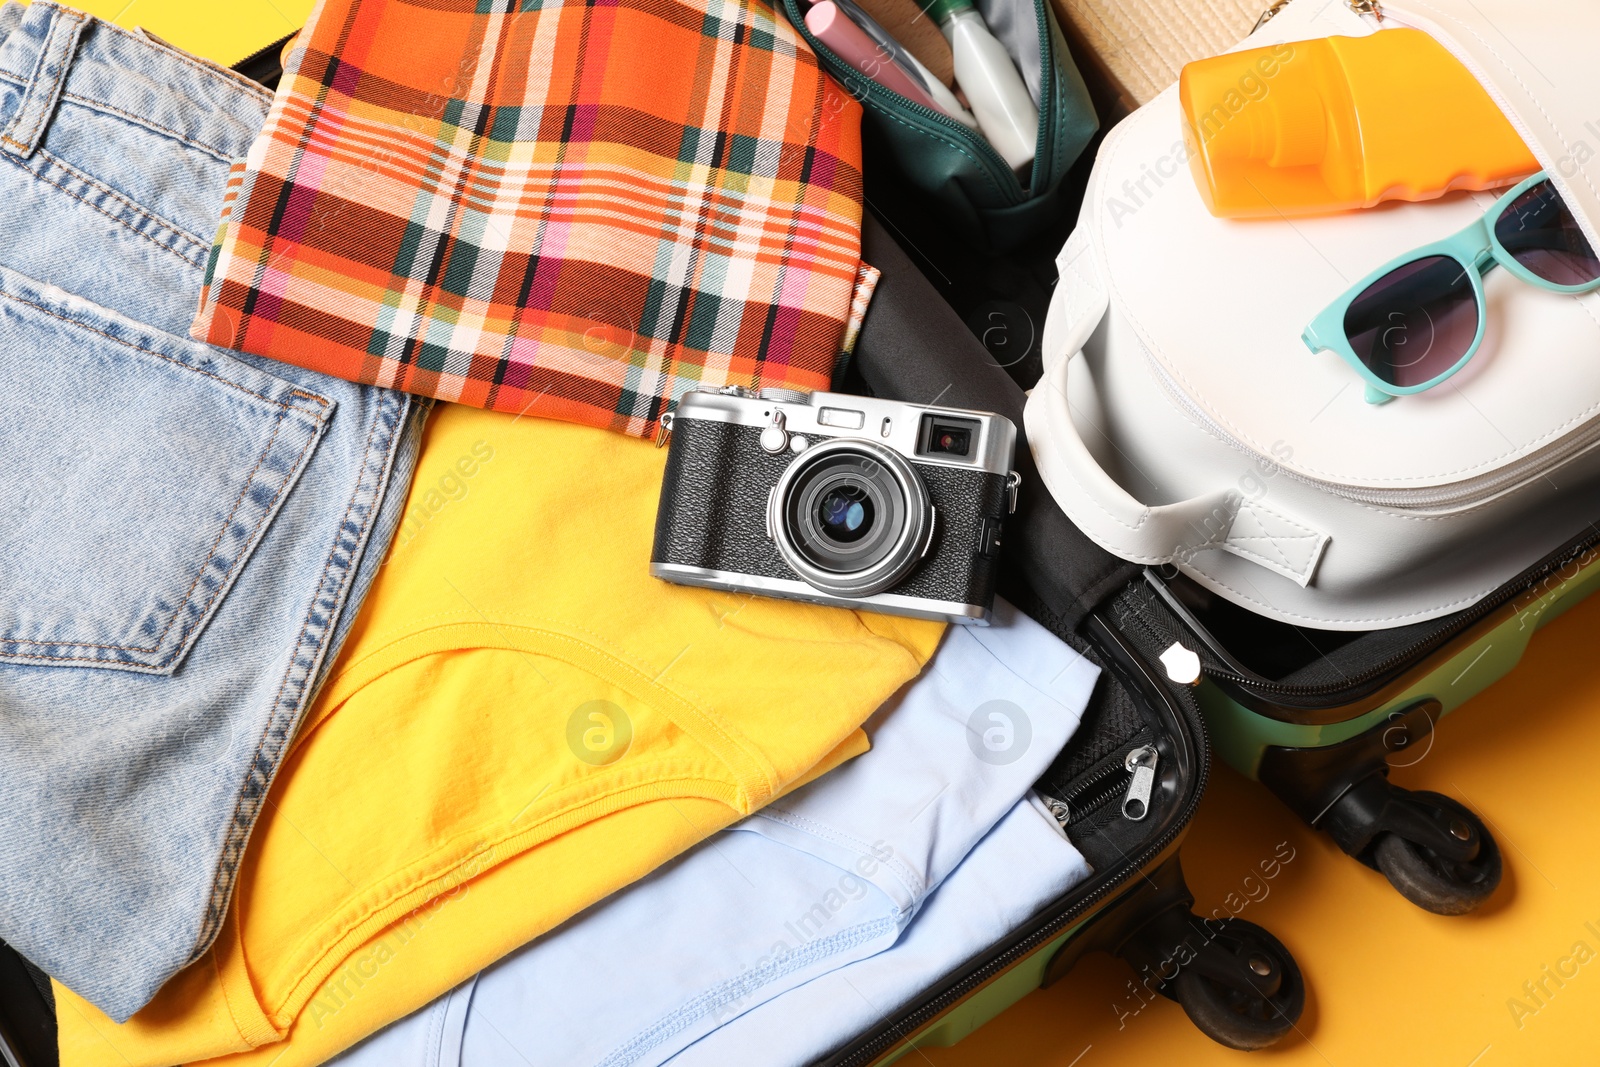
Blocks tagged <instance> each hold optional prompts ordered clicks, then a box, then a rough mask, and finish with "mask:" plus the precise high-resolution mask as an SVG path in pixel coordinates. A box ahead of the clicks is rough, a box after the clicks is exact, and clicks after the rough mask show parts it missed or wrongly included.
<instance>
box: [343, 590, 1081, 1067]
mask: <svg viewBox="0 0 1600 1067" xmlns="http://www.w3.org/2000/svg"><path fill="white" fill-rule="evenodd" d="M995 616H996V617H995V625H994V626H993V627H992V628H990V629H988V630H982V629H972V628H966V627H956V628H954V629H952V630H951V632H950V633H949V634H948V635H947V636H946V638H945V641H944V644H943V645H942V646H941V647H940V649H939V652H938V654H937V655H936V656H934V658H933V659H932V660H931V661H930V662H929V664H928V668H927V670H926V672H925V673H924V674H923V675H922V677H921V678H919V679H917V681H915V682H913V683H912V684H911V685H910V686H908V687H907V688H906V689H905V690H904V691H902V692H901V693H900V694H899V695H898V696H896V697H895V699H893V700H891V701H890V702H889V703H888V704H887V705H886V706H885V707H884V709H883V710H882V711H880V712H879V713H878V715H877V716H875V717H874V720H873V721H872V722H871V723H869V724H868V727H867V729H868V733H869V734H870V735H871V738H872V745H873V747H872V751H870V752H868V753H867V754H865V755H863V756H859V757H857V758H856V759H855V760H854V761H852V762H851V763H850V764H848V765H847V766H845V767H843V768H841V769H839V770H837V771H834V772H832V773H831V774H829V775H828V776H827V777H825V778H822V779H820V780H818V781H816V782H813V783H811V784H810V785H808V786H806V787H804V788H803V789H801V790H798V791H796V792H795V793H793V794H791V795H790V796H788V797H785V798H783V799H782V800H779V801H777V802H775V803H774V804H773V805H771V806H770V807H768V808H767V809H766V810H764V811H762V812H760V813H759V814H756V815H753V816H751V817H750V818H748V819H746V820H744V821H743V822H741V823H739V824H738V825H737V826H735V827H733V828H732V829H730V830H728V831H725V832H724V833H722V834H719V835H718V836H717V837H716V838H713V839H712V840H710V841H708V842H706V843H705V844H704V845H702V846H700V847H699V848H697V849H695V850H694V851H693V852H691V853H689V854H688V855H686V856H684V857H683V858H682V859H680V860H678V861H677V862H676V863H674V864H673V865H672V866H670V867H668V868H665V869H663V870H661V871H659V872H657V873H656V874H654V875H652V876H651V877H650V878H647V879H645V880H644V881H642V882H640V883H639V884H638V885H635V886H632V887H630V888H629V889H628V890H626V891H625V892H623V893H620V894H618V895H616V896H614V897H612V898H611V899H609V900H607V901H606V902H605V903H603V904H600V905H598V906H597V907H595V908H593V909H591V910H590V911H588V912H586V913H585V914H583V915H581V916H579V917H577V918H576V919H574V920H573V921H572V922H570V923H568V924H567V925H566V926H564V927H563V928H561V929H560V930H557V931H555V932H553V933H552V934H550V935H549V936H547V937H545V938H542V939H541V940H539V941H536V942H534V943H533V944H532V945H530V946H529V947H528V948H526V949H524V950H522V951H521V952H519V953H517V954H516V955H514V956H512V957H510V958H509V959H507V960H505V961H504V962H502V963H500V964H498V965H497V966H495V967H494V968H492V969H490V970H489V971H487V972H485V973H484V974H482V975H480V976H478V977H477V978H476V979H474V980H473V981H472V982H470V983H468V984H467V985H465V986H463V987H461V988H459V989H457V990H455V991H454V992H453V993H452V994H451V995H450V996H449V997H447V998H444V999H442V1000H441V1001H439V1002H437V1003H436V1004H435V1005H433V1006H432V1007H430V1008H429V1009H428V1010H427V1011H425V1012H421V1013H418V1014H417V1015H414V1016H412V1017H411V1018H410V1019H408V1020H406V1021H405V1022H402V1023H398V1024H396V1025H395V1026H394V1027H391V1028H390V1029H389V1030H387V1031H385V1032H384V1033H382V1034H380V1035H378V1036H376V1037H374V1038H373V1039H372V1040H370V1041H368V1042H366V1043H364V1044H363V1045H361V1046H360V1047H358V1048H356V1049H354V1050H352V1051H351V1052H350V1053H348V1054H347V1055H345V1056H344V1057H342V1058H341V1059H340V1060H339V1061H337V1062H339V1063H340V1064H341V1065H342V1067H391V1065H394V1064H406V1063H417V1064H424V1063H428V1064H432V1063H475V1064H486V1063H487V1064H502V1063H504V1064H521V1065H525V1067H544V1065H549V1067H578V1065H605V1067H621V1065H625V1064H627V1065H634V1067H645V1065H654V1064H661V1063H665V1062H668V1061H669V1060H670V1061H671V1062H672V1063H674V1064H676V1063H680V1062H682V1063H705V1064H729V1063H764V1064H765V1063H772V1064H777V1063H795V1064H804V1063H807V1062H809V1061H810V1060H811V1059H812V1058H813V1057H814V1056H817V1055H820V1054H823V1053H826V1052H828V1051H829V1050H830V1049H831V1048H832V1047H833V1046H834V1045H835V1044H837V1043H839V1042H841V1041H843V1040H846V1039H847V1038H849V1037H850V1036H852V1035H853V1034H855V1033H857V1032H858V1031H859V1030H860V1029H862V1028H863V1027H864V1026H866V1025H869V1024H870V1023H871V1021H872V1020H873V1019H876V1018H878V1017H881V1016H882V1015H883V1013H884V1012H886V1011H890V1010H892V1009H893V1008H895V1007H897V1006H898V1005H899V1004H900V1003H903V1002H904V1001H905V1000H907V999H909V998H910V997H911V996H912V995H914V994H915V993H916V992H918V991H919V990H920V989H922V988H924V987H925V985H926V984H928V983H929V982H931V981H933V980H934V979H937V978H939V977H941V976H942V975H944V974H945V973H947V972H948V971H949V970H951V969H952V968H954V967H955V966H956V965H958V964H960V963H961V962H963V961H964V960H966V959H967V958H968V957H969V956H970V955H972V954H975V953H977V952H978V951H980V950H981V949H983V948H984V947H986V946H987V945H988V944H990V943H992V941H993V940H994V939H995V938H997V937H999V936H1002V935H1003V934H1004V933H1005V932H1007V931H1008V930H1010V929H1012V928H1013V927H1014V926H1015V925H1016V924H1017V923H1019V922H1021V921H1022V920H1023V919H1025V918H1026V917H1027V916H1028V915H1029V914H1030V913H1031V912H1032V911H1033V910H1035V909H1036V908H1038V907H1039V906H1041V905H1042V904H1044V903H1045V902H1046V901H1048V900H1050V899H1052V898H1053V897H1055V896H1057V895H1058V894H1060V893H1062V892H1064V891H1065V890H1066V889H1067V888H1068V887H1070V886H1071V885H1073V884H1074V883H1076V882H1078V881H1079V880H1081V879H1082V878H1084V877H1086V876H1087V875H1088V873H1089V869H1088V866H1087V865H1086V864H1085V863H1084V861H1083V858H1082V857H1081V856H1080V855H1079V854H1078V852H1077V850H1076V849H1075V848H1073V846H1072V845H1071V844H1070V843H1068V841H1067V840H1066V839H1065V837H1064V836H1063V835H1061V833H1060V830H1059V828H1057V827H1056V826H1055V825H1054V823H1053V822H1052V821H1051V820H1050V818H1049V817H1048V816H1046V815H1044V814H1043V813H1042V812H1041V811H1039V810H1038V809H1036V808H1035V807H1034V806H1032V805H1031V804H1029V803H1027V802H1025V801H1023V802H1021V803H1019V800H1020V798H1021V797H1022V796H1023V794H1024V793H1025V792H1026V791H1027V789H1028V788H1029V786H1031V785H1032V783H1033V782H1034V780H1035V779H1037V778H1038V777H1039V776H1040V775H1041V774H1042V773H1043V772H1044V770H1045V768H1046V767H1047V766H1048V765H1049V764H1050V762H1051V760H1052V759H1054V757H1055V755H1056V753H1057V752H1059V751H1060V749H1061V746H1062V745H1063V744H1064V743H1065V742H1066V740H1067V739H1068V738H1069V737H1070V736H1071V735H1072V733H1073V731H1074V730H1075V729H1076V727H1077V724H1078V719H1079V716H1080V715H1081V714H1082V711H1083V708H1084V706H1085V705H1086V704H1087V702H1088V698H1089V694H1090V691H1091V690H1092V689H1093V686H1094V682H1095V678H1096V677H1097V675H1098V673H1099V671H1098V669H1097V668H1096V667H1095V666H1093V665H1092V664H1091V663H1089V662H1088V661H1087V660H1085V659H1084V658H1083V657H1082V656H1081V655H1079V654H1078V653H1077V652H1075V651H1074V650H1072V649H1071V648H1069V647H1067V646H1066V645H1064V644H1062V643H1061V642H1060V641H1059V640H1057V639H1056V638H1055V637H1054V636H1052V635H1051V634H1050V633H1049V632H1047V631H1046V630H1045V629H1044V628H1043V627H1041V626H1039V624H1037V623H1035V622H1033V621H1032V620H1031V619H1028V618H1027V617H1026V616H1023V615H1020V614H1018V613H1017V612H1016V611H1015V610H1014V609H1013V608H1011V607H1010V605H1008V604H1005V603H1004V602H1003V601H1001V602H997V603H996V605H995ZM989 729H1000V730H1002V731H1003V732H1004V734H1005V736H1006V737H1008V738H1009V740H1010V744H999V743H996V744H995V745H994V747H985V746H984V744H983V740H982V737H983V733H984V731H985V730H989ZM1008 812H1009V814H1008ZM997 824H998V825H997ZM980 840H981V844H980ZM969 853H970V855H969ZM952 872H954V873H952ZM947 877H948V878H949V881H948V882H946V881H945V880H946V878H947ZM985 889H990V890H992V892H985V891H984V890H985ZM946 898H948V900H949V904H948V905H945V906H941V907H938V908H937V909H936V908H935V902H938V901H941V900H943V899H946ZM908 928H909V931H908ZM880 961H881V962H880ZM862 982H865V983H869V985H870V988H871V992H870V993H868V992H865V991H864V990H862V989H861V988H860V986H859V985H858V983H862ZM580 1018H581V1019H583V1020H584V1024H583V1025H582V1026H574V1025H572V1020H574V1019H580Z"/></svg>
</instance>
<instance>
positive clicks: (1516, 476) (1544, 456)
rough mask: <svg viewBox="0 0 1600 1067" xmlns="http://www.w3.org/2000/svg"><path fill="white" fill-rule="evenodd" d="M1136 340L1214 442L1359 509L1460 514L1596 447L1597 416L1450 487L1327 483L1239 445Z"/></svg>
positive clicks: (1599, 437)
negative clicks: (1369, 506) (1371, 506)
mask: <svg viewBox="0 0 1600 1067" xmlns="http://www.w3.org/2000/svg"><path fill="white" fill-rule="evenodd" d="M1136 340H1137V342H1138V345H1139V349H1140V351H1142V352H1143V353H1144V357H1145V361H1146V363H1147V364H1148V365H1149V366H1150V367H1151V368H1152V370H1153V371H1154V373H1155V376H1156V380H1157V381H1159V382H1160V383H1161V387H1162V389H1163V390H1164V391H1165V392H1166V394H1167V396H1168V397H1169V398H1171V400H1172V401H1173V403H1175V404H1177V405H1178V406H1179V407H1180V408H1182V409H1183V410H1184V411H1185V412H1186V413H1187V414H1188V415H1189V417H1190V418H1192V419H1193V420H1195V421H1196V422H1198V423H1199V424H1200V425H1201V426H1202V427H1204V428H1205V430H1206V431H1207V432H1208V433H1210V434H1211V435H1212V436H1214V437H1217V438H1220V439H1221V440H1223V441H1225V442H1226V443H1228V444H1229V445H1232V446H1233V447H1234V448H1236V449H1238V450H1239V451H1240V452H1243V453H1244V454H1245V455H1247V456H1249V457H1250V458H1251V459H1252V460H1254V461H1257V462H1260V461H1262V460H1266V461H1269V462H1271V463H1273V465H1274V467H1275V468H1276V469H1277V470H1278V471H1281V472H1282V473H1284V474H1286V475H1288V476H1289V477H1290V478H1293V479H1294V480H1295V481H1297V482H1301V483H1304V484H1306V485H1310V486H1313V487H1315V488H1317V489H1320V490H1322V491H1323V492H1325V493H1328V494H1329V495H1331V496H1337V497H1342V498H1343V499H1345V500H1353V501H1356V502H1357V503H1361V504H1374V505H1377V506H1380V507H1387V508H1394V509H1396V510H1400V511H1418V512H1428V511H1435V510H1437V511H1446V512H1448V511H1456V510H1460V509H1463V508H1465V507H1467V506H1471V505H1477V504H1484V503H1487V502H1488V501H1490V500H1493V499H1494V498H1495V497H1497V496H1501V495H1502V494H1505V493H1509V492H1511V491H1513V490H1516V489H1519V488H1521V487H1522V486H1524V485H1527V484H1528V483H1530V482H1532V481H1534V480H1535V479H1537V478H1539V477H1540V476H1542V475H1544V474H1547V473H1549V472H1550V471H1551V470H1552V469H1554V468H1556V467H1558V466H1560V465H1561V464H1563V463H1565V462H1567V461H1568V460H1570V459H1573V458H1575V457H1577V456H1579V455H1582V454H1583V453H1584V452H1587V451H1589V450H1590V449H1591V448H1593V447H1594V446H1595V445H1596V444H1597V443H1600V416H1597V417H1595V418H1591V419H1589V420H1588V421H1587V422H1585V423H1584V424H1583V426H1582V427H1580V428H1579V429H1577V430H1574V431H1572V432H1571V433H1569V434H1566V435H1565V436H1563V437H1561V438H1559V439H1558V440H1556V441H1553V442H1551V443H1550V444H1548V445H1545V446H1544V447H1542V448H1540V449H1538V450H1536V451H1534V452H1530V453H1529V454H1527V455H1526V456H1523V457H1522V458H1521V459H1518V460H1514V461H1512V462H1511V463H1508V464H1506V465H1504V466H1501V467H1498V468H1496V469H1495V470H1493V471H1490V472H1488V473H1486V474H1481V475H1478V476H1477V477H1474V478H1467V479H1463V480H1461V481H1457V482H1451V483H1450V484H1449V485H1441V486H1427V487H1419V488H1416V489H1375V488H1371V487H1365V486H1352V485H1345V484H1343V483H1340V482H1331V481H1326V480H1323V479H1321V478H1315V477H1312V476H1311V475H1309V474H1304V473H1302V472H1300V471H1297V470H1294V469H1292V468H1290V467H1286V466H1283V465H1281V464H1279V463H1278V462H1277V461H1276V460H1274V459H1272V458H1271V457H1269V456H1267V455H1265V454H1264V453H1262V452H1260V451H1259V450H1257V449H1256V448H1254V447H1252V446H1250V445H1247V444H1245V443H1244V442H1243V441H1240V440H1239V439H1238V438H1237V437H1235V436H1234V435H1233V434H1232V433H1230V432H1229V431H1228V430H1226V429H1224V428H1223V427H1222V426H1220V425H1218V424H1217V421H1216V420H1215V419H1213V418H1212V417H1211V416H1210V414H1208V413H1207V412H1206V411H1204V410H1202V409H1201V407H1200V405H1199V404H1197V403H1195V401H1194V400H1193V398H1191V397H1190V396H1189V395H1188V393H1187V392H1186V391H1184V389H1183V388H1182V387H1181V386H1179V385H1178V383H1177V382H1176V381H1175V380H1174V379H1173V376H1172V373H1171V372H1170V371H1168V370H1167V368H1166V367H1165V366H1163V365H1162V363H1161V361H1160V360H1159V359H1157V358H1156V356H1155V353H1153V352H1151V351H1150V348H1149V346H1148V345H1146V344H1145V343H1144V341H1143V340H1142V339H1138V338H1136Z"/></svg>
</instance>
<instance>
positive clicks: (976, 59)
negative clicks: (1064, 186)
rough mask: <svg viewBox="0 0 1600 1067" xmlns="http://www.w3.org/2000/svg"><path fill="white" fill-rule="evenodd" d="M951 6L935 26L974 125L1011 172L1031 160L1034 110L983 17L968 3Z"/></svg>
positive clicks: (1007, 55) (1036, 133)
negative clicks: (945, 45)
mask: <svg viewBox="0 0 1600 1067" xmlns="http://www.w3.org/2000/svg"><path fill="white" fill-rule="evenodd" d="M952 7H953V10H950V11H949V13H948V14H947V15H946V16H945V19H944V21H943V22H942V23H941V25H940V27H939V28H940V29H941V30H942V31H943V32H944V36H945V39H946V40H948V41H949V42H950V51H951V52H952V53H953V54H954V56H955V72H956V83H957V84H959V85H960V86H961V89H962V91H963V92H965V93H966V94H967V102H968V103H970V104H971V105H972V113H973V115H974V116H975V117H976V118H977V120H978V129H979V130H981V131H982V132H983V135H984V137H986V138H988V140H989V143H990V144H992V145H993V146H994V149H995V151H996V152H999V153H1000V157H1001V158H1002V159H1004V160H1005V161H1006V162H1007V163H1009V164H1010V165H1011V167H1012V169H1013V170H1017V171H1021V170H1023V168H1025V167H1027V166H1028V164H1030V163H1032V162H1033V151H1034V147H1035V146H1036V145H1037V144H1038V139H1039V109H1038V108H1037V107H1036V106H1034V103H1033V97H1032V96H1030V95H1028V87H1027V86H1026V85H1024V84H1023V81H1022V75H1021V74H1019V73H1018V72H1017V65H1016V63H1014V62H1012V59H1011V55H1010V53H1008V52H1007V51H1006V49H1005V45H1003V44H1001V43H1000V42H999V41H997V40H995V36H994V34H992V33H990V32H989V27H988V25H987V24H986V23H985V22H984V21H983V16H982V15H980V14H978V12H977V11H975V10H974V9H973V8H971V7H969V6H965V5H962V6H959V7H955V6H954V5H952Z"/></svg>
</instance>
